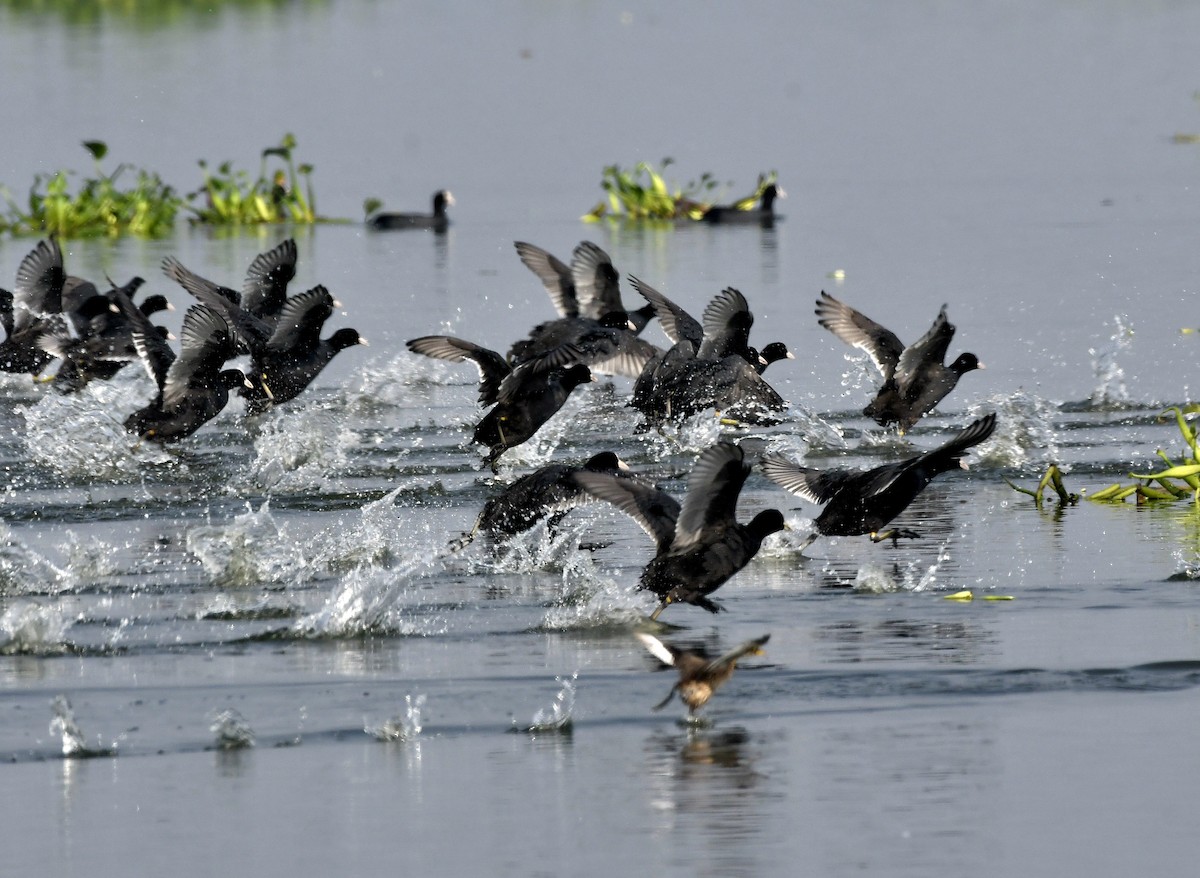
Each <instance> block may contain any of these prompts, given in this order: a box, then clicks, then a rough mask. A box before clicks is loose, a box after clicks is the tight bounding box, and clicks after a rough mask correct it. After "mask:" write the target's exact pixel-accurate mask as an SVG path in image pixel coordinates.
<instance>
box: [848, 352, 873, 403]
mask: <svg viewBox="0 0 1200 878" xmlns="http://www.w3.org/2000/svg"><path fill="white" fill-rule="evenodd" d="M842 358H843V359H845V361H846V363H847V367H846V371H845V372H843V373H842V396H850V395H851V394H853V395H855V396H861V395H862V390H863V389H864V388H866V389H868V390H870V391H871V392H872V393H874V391H875V387H876V386H877V385H878V384H879V382H880V377H879V370H878V369H876V368H875V364H874V363H872V362H871V359H870V357H867V356H865V355H864V354H859V353H847V354H842Z"/></svg>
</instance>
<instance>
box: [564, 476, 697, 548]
mask: <svg viewBox="0 0 1200 878" xmlns="http://www.w3.org/2000/svg"><path fill="white" fill-rule="evenodd" d="M574 479H575V483H576V484H578V485H579V486H580V487H581V488H583V490H585V491H587V492H588V493H589V494H591V495H592V496H593V497H595V498H596V499H598V500H604V501H607V502H609V503H611V504H612V505H613V506H616V507H617V508H618V509H620V510H621V511H622V512H624V513H625V514H626V515H628V516H629V517H630V518H632V519H633V520H634V521H636V522H637V523H638V525H639V526H640V527H641V528H642V530H644V531H645V532H646V533H648V534H649V535H650V538H651V539H652V540H654V542H655V544H656V545H657V546H658V550H659V551H660V552H662V551H665V549H666V548H667V547H668V546H670V545H671V541H672V540H673V539H674V537H675V522H676V521H677V520H678V518H679V503H678V502H677V501H676V500H675V498H674V497H672V496H671V495H670V494H667V493H665V492H663V491H660V490H659V489H658V488H655V487H654V486H653V485H648V484H646V483H645V482H641V481H638V480H637V479H633V478H628V477H624V478H622V477H618V476H614V475H610V474H609V473H593V472H577V473H575V475H574Z"/></svg>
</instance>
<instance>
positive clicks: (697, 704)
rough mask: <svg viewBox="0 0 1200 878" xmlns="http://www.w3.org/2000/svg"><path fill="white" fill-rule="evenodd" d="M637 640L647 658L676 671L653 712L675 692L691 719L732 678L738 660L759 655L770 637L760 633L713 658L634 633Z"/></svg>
mask: <svg viewBox="0 0 1200 878" xmlns="http://www.w3.org/2000/svg"><path fill="white" fill-rule="evenodd" d="M637 638H638V640H640V641H641V642H642V644H643V645H644V646H645V647H646V649H647V650H649V651H650V654H651V655H653V656H654V657H655V658H657V659H658V660H659V661H661V662H662V663H663V664H665V665H670V666H671V667H673V668H675V669H676V670H677V671H678V672H679V680H678V682H676V683H675V685H674V686H672V687H671V691H670V692H668V693H667V697H666V698H664V699H663V700H662V701H660V702H659V703H658V704H656V705H654V710H662V709H663V708H664V707H666V706H667V705H668V704H670V703H671V699H672V698H674V697H675V695H676V694H677V693H678V695H679V700H680V701H682V702H683V703H684V704H686V705H687V709H688V715H689V716H691V717H694V716H695V714H696V711H698V710H699V709H700V708H702V707H703V706H704V705H706V704H708V702H709V700H710V699H711V698H712V697H713V693H715V692H716V691H717V689H719V688H720V687H721V686H723V685H725V683H727V682H728V681H729V678H730V677H732V676H733V672H734V670H735V669H736V668H737V663H738V661H740V660H741V659H742V658H743V657H745V656H747V655H762V651H763V650H762V648H763V646H764V645H766V642H767V641H768V640H770V638H771V635H770V634H764V635H763V636H762V637H756V638H755V639H753V640H747V641H746V642H745V643H743V644H741V645H740V646H738V647H737V648H735V649H732V650H730V651H729V652H727V653H725V654H724V655H722V656H720V657H719V658H715V659H710V658H709V657H708V656H707V655H706V654H704V653H703V652H701V651H697V650H691V649H683V648H681V647H678V646H675V645H674V644H671V643H664V642H663V641H661V640H659V639H658V638H657V637H655V636H654V635H652V634H647V633H645V632H642V631H639V632H637Z"/></svg>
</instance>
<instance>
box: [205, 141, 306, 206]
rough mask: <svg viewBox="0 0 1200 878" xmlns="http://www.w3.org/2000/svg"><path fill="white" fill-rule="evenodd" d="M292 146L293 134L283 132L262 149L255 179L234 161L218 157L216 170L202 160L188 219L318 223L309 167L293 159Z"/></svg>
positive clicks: (294, 146) (294, 143)
mask: <svg viewBox="0 0 1200 878" xmlns="http://www.w3.org/2000/svg"><path fill="white" fill-rule="evenodd" d="M295 148H296V138H295V136H293V135H292V134H286V135H284V137H283V140H282V141H280V143H279V145H278V146H271V147H268V148H266V149H264V150H263V151H262V155H261V156H260V163H259V169H258V176H257V177H256V178H254V179H251V177H250V174H249V172H247V171H244V170H240V169H235V168H234V167H233V163H232V162H228V161H227V162H222V163H221V164H220V165H219V166H218V167H217V169H216V171H215V172H214V171H211V170H209V167H208V163H207V162H205V161H201V162H200V167H201V169H202V170H203V171H204V185H203V186H202V187H201V188H200V189H198V190H197V191H196V192H193V193H192V194H190V195H189V196H188V199H189V201H191V202H193V203H192V204H189V205H188V209H189V210H191V211H192V212H193V213H194V214H195V215H194V216H193V218H192V221H193V222H196V223H206V224H210V225H249V224H258V223H283V222H292V223H315V222H319V221H320V220H319V218H318V217H317V213H316V198H315V196H314V194H313V189H312V172H313V167H312V165H307V164H301V165H297V164H296V163H295V161H294V159H293V156H292V152H293V150H295ZM273 160H276V161H273ZM280 162H281V163H282V166H280V164H279V163H280ZM195 202H198V205H197V204H196V203H195Z"/></svg>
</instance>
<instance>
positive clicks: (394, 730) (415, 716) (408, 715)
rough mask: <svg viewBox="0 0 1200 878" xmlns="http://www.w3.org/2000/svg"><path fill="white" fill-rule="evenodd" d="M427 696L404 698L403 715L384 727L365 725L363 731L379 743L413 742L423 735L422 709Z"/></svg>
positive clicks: (385, 723)
mask: <svg viewBox="0 0 1200 878" xmlns="http://www.w3.org/2000/svg"><path fill="white" fill-rule="evenodd" d="M424 706H425V696H424V695H418V696H416V697H415V698H414V697H413V696H412V695H405V696H404V713H403V715H398V716H394V717H392V718H391V719H389V720H387V721H385V722H384V723H383V724H382V725H378V726H372V725H369V724H364V725H363V731H364V732H366V733H367V734H368V735H370V736H371V737H372V738H374V739H375V740H377V741H412V740H415V739H416V738H417V737H418V736H419V735H420V734H421V708H423V707H424Z"/></svg>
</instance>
